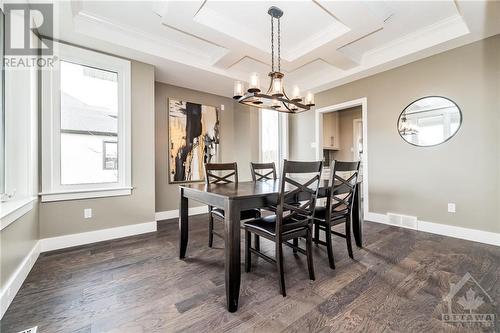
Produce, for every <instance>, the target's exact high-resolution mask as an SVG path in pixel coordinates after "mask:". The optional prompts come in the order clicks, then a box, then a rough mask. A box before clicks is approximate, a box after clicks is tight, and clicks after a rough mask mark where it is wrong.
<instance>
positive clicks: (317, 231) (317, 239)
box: [314, 221, 319, 246]
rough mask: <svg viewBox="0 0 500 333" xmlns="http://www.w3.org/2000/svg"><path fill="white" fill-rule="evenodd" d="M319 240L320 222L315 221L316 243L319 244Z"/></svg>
mask: <svg viewBox="0 0 500 333" xmlns="http://www.w3.org/2000/svg"><path fill="white" fill-rule="evenodd" d="M318 242H319V222H317V221H315V222H314V243H315V244H316V246H318Z"/></svg>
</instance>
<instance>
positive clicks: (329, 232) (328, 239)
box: [325, 226, 335, 269]
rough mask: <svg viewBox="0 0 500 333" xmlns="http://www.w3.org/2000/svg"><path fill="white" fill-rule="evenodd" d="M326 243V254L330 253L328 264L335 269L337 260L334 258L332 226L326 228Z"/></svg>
mask: <svg viewBox="0 0 500 333" xmlns="http://www.w3.org/2000/svg"><path fill="white" fill-rule="evenodd" d="M325 235H326V236H325V242H326V252H327V253H328V263H329V264H330V268H331V269H335V260H334V258H333V245H332V230H331V227H330V226H327V227H326V228H325Z"/></svg>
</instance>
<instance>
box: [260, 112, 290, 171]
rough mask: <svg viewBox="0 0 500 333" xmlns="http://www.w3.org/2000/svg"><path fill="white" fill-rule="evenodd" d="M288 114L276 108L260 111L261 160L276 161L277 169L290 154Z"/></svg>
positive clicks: (279, 168)
mask: <svg viewBox="0 0 500 333" xmlns="http://www.w3.org/2000/svg"><path fill="white" fill-rule="evenodd" d="M287 116H288V115H287V114H285V113H281V112H276V111H274V110H266V109H262V110H261V111H260V161H261V162H274V163H275V165H276V168H277V170H281V164H282V163H283V159H285V158H287V156H288V131H287V129H288V117H287Z"/></svg>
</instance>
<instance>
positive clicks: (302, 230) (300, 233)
mask: <svg viewBox="0 0 500 333" xmlns="http://www.w3.org/2000/svg"><path fill="white" fill-rule="evenodd" d="M321 168H322V162H297V161H287V160H285V161H284V163H283V171H282V175H281V181H280V190H279V193H278V200H277V206H276V214H274V215H270V216H265V217H260V218H256V219H253V220H250V221H246V222H245V223H244V228H245V271H246V272H250V268H251V265H252V254H255V255H257V256H259V257H260V258H262V259H264V260H266V261H268V262H270V263H272V264H275V265H276V267H277V269H278V274H279V287H280V292H281V294H282V295H283V297H285V296H286V289H285V272H284V262H283V244H284V245H287V246H289V247H291V248H292V249H294V252H296V251H297V252H300V253H302V254H305V255H306V256H307V267H308V270H309V278H310V279H311V280H314V279H315V277H314V267H313V257H312V231H313V230H312V227H313V213H314V207H315V205H316V198H317V195H318V188H319V182H320V179H321ZM291 177H293V178H291ZM298 193H300V194H301V204H300V205H294V204H292V203H293V202H295V198H296V195H297V194H298ZM251 234H256V235H259V236H261V237H264V238H266V239H268V240H270V241H272V242H274V243H275V249H276V251H275V252H276V255H275V258H271V257H270V256H268V255H266V254H264V253H262V252H261V251H260V250H259V249H256V248H252V247H251V244H250V238H251ZM299 237H304V238H305V239H306V248H305V250H304V249H302V248H300V247H299V246H298V243H297V244H295V242H294V243H290V242H289V240H295V239H298V238H299Z"/></svg>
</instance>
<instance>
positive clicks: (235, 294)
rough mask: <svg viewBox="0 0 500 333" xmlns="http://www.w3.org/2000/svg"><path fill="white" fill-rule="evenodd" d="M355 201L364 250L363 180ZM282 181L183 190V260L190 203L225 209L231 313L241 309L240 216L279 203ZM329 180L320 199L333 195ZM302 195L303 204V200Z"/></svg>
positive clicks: (356, 231)
mask: <svg viewBox="0 0 500 333" xmlns="http://www.w3.org/2000/svg"><path fill="white" fill-rule="evenodd" d="M356 187H357V189H356V196H355V198H354V200H353V205H354V206H353V216H352V232H353V235H354V239H355V241H356V245H357V246H358V247H361V246H362V226H363V213H362V211H361V209H362V204H361V192H362V191H361V180H359V181H358V183H357V185H356ZM278 192H279V180H267V181H257V182H252V181H249V182H238V183H229V184H211V185H206V184H200V183H196V184H186V185H181V186H179V194H180V196H179V197H180V204H179V258H180V259H183V258H185V257H186V249H187V244H188V229H189V222H188V200H189V199H191V200H195V201H198V202H201V203H204V204H206V205H209V206H214V207H217V208H221V209H224V212H225V220H224V240H225V245H224V256H225V287H226V301H227V309H228V311H229V312H235V311H236V310H237V309H238V299H239V293H240V278H241V261H240V260H241V258H240V255H241V254H240V251H241V245H240V236H241V230H240V212H241V211H242V210H246V209H251V208H265V207H269V206H270V204H272V203H275V202H276V199H277V197H278ZM329 192H330V187H329V186H328V180H321V183H320V187H319V191H318V198H324V197H327V196H328V195H329ZM300 195H301V194H300V193H299V200H300Z"/></svg>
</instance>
